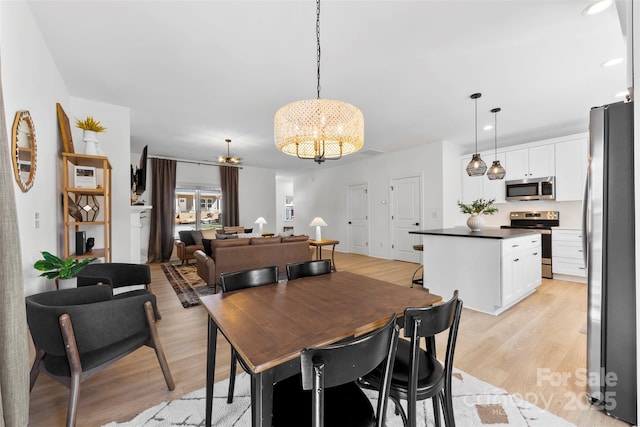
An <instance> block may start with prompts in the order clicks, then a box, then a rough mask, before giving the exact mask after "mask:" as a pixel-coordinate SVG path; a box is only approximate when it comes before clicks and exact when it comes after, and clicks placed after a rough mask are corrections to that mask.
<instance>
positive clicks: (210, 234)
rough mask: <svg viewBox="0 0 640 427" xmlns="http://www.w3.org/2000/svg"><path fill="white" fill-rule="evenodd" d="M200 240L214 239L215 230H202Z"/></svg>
mask: <svg viewBox="0 0 640 427" xmlns="http://www.w3.org/2000/svg"><path fill="white" fill-rule="evenodd" d="M202 238H203V239H215V238H216V229H215V228H207V229H206V230H202Z"/></svg>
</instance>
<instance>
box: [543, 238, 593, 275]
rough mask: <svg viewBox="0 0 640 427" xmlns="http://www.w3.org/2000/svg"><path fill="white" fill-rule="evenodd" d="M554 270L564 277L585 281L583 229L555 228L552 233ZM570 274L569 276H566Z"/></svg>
mask: <svg viewBox="0 0 640 427" xmlns="http://www.w3.org/2000/svg"><path fill="white" fill-rule="evenodd" d="M551 253H552V254H553V255H552V261H551V262H552V270H553V274H554V278H556V277H555V275H556V274H557V275H562V276H563V277H562V279H564V280H569V281H575V282H584V281H585V279H586V277H587V269H586V267H585V264H584V249H583V246H582V231H580V230H570V229H554V230H553V232H552V233H551ZM565 275H566V276H568V277H565Z"/></svg>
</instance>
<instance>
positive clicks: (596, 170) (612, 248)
mask: <svg viewBox="0 0 640 427" xmlns="http://www.w3.org/2000/svg"><path fill="white" fill-rule="evenodd" d="M584 203H585V206H584V207H585V209H584V229H585V230H584V231H585V232H584V233H583V236H584V238H585V239H586V240H585V245H586V255H587V256H586V262H587V272H588V305H589V307H588V322H587V346H588V348H587V370H588V385H587V388H588V390H587V393H588V396H589V399H590V400H591V403H593V404H594V405H596V406H598V407H599V408H601V409H602V410H604V411H605V412H607V413H608V414H609V415H611V416H613V417H616V418H620V419H622V420H624V421H627V422H629V423H631V424H636V419H637V414H636V307H635V306H636V278H635V249H634V248H635V222H634V216H635V213H634V185H633V103H631V102H629V103H623V102H620V103H616V104H611V105H605V106H603V107H596V108H593V109H592V110H591V116H590V123H589V173H588V178H587V186H586V195H585V199H584Z"/></svg>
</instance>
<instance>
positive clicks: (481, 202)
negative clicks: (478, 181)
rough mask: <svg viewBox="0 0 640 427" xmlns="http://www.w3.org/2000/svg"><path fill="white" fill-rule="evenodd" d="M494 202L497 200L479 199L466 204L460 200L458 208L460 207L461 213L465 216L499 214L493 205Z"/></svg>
mask: <svg viewBox="0 0 640 427" xmlns="http://www.w3.org/2000/svg"><path fill="white" fill-rule="evenodd" d="M494 201H495V199H490V200H485V199H477V200H474V201H473V202H471V203H469V204H465V203H462V202H460V201H459V200H458V206H459V207H460V212H462V213H463V214H471V215H473V214H476V215H481V214H484V215H493V214H494V213H496V212H498V208H496V207H495V206H494V205H493V202H494Z"/></svg>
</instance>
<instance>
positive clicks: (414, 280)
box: [411, 245, 424, 288]
mask: <svg viewBox="0 0 640 427" xmlns="http://www.w3.org/2000/svg"><path fill="white" fill-rule="evenodd" d="M413 250H414V251H420V252H422V251H424V246H423V245H413ZM418 273H420V275H419V276H418ZM413 285H420V286H424V268H423V265H422V263H420V266H419V267H418V268H416V271H414V272H413V276H411V287H412V288H413Z"/></svg>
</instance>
